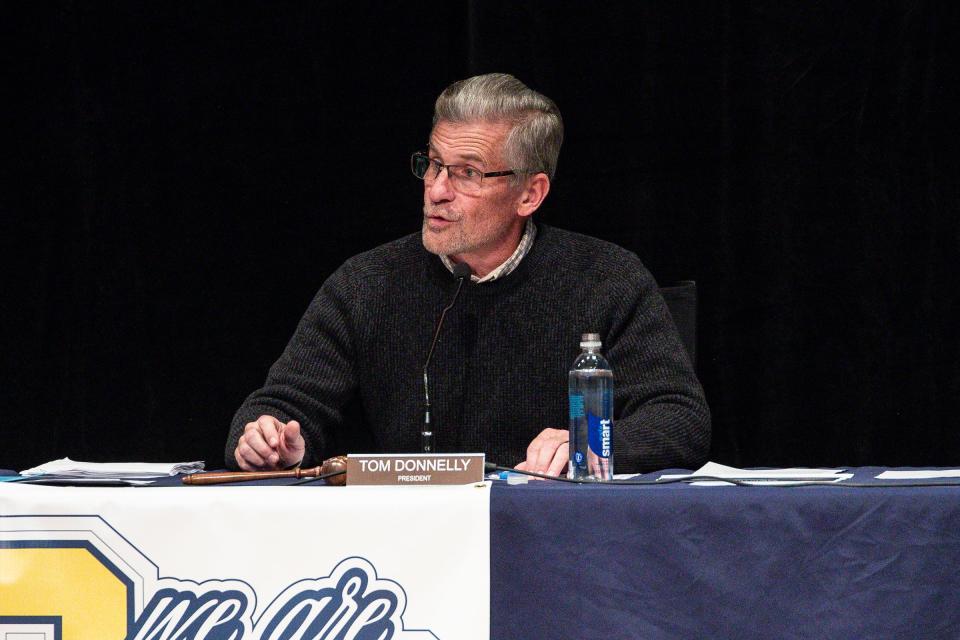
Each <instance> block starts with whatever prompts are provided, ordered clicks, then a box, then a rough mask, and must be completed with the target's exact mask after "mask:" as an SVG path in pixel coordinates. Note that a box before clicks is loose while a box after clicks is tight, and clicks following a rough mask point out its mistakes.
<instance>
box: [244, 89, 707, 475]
mask: <svg viewBox="0 0 960 640" xmlns="http://www.w3.org/2000/svg"><path fill="white" fill-rule="evenodd" d="M562 139H563V123H562V120H561V118H560V113H559V110H558V109H557V107H556V105H555V104H554V103H553V102H552V101H551V100H550V99H549V98H547V97H545V96H543V95H541V94H539V93H537V92H535V91H533V90H531V89H529V88H528V87H526V86H525V85H524V84H523V83H521V82H520V81H519V80H517V79H516V78H514V77H512V76H509V75H506V74H489V75H483V76H476V77H473V78H469V79H467V80H463V81H460V82H457V83H454V84H453V85H451V86H450V87H448V88H447V89H446V90H445V91H444V92H443V93H442V94H441V95H440V97H439V98H438V99H437V102H436V106H435V112H434V117H433V130H432V132H431V134H430V141H429V145H428V148H427V150H426V151H425V152H423V153H417V154H414V156H413V158H412V168H413V171H414V174H415V175H416V176H417V177H419V178H421V179H423V181H424V190H423V202H424V206H423V227H422V230H421V233H420V234H419V236H420V237H417V236H416V234H414V235H411V236H407V237H405V238H401V239H400V240H397V241H395V242H392V243H389V244H387V245H384V246H381V247H378V248H376V249H373V250H372V251H368V252H366V253H363V254H361V255H358V256H355V257H353V258H351V259H350V260H348V261H347V262H346V263H344V265H343V266H341V267H340V269H338V270H337V271H336V273H334V274H333V275H332V276H331V277H330V278H329V279H328V280H327V281H326V282H325V283H324V285H323V286H322V287H321V289H320V291H319V292H318V293H317V295H316V297H315V298H314V300H313V302H312V303H311V304H310V307H309V308H308V309H307V312H306V314H305V315H304V317H303V319H302V320H301V322H300V324H299V326H298V327H297V330H296V333H295V334H294V336H293V338H292V339H291V340H290V343H289V344H288V345H287V348H286V350H285V351H284V352H283V354H282V355H281V356H280V359H279V360H277V362H276V363H275V364H274V365H273V367H271V369H270V372H269V375H268V376H267V380H266V384H265V385H264V386H263V388H261V389H259V390H258V391H255V392H254V393H253V394H251V395H250V396H249V397H248V398H247V399H246V401H245V402H244V403H243V405H242V406H241V407H240V409H239V410H238V411H237V414H236V416H235V417H234V419H233V423H232V426H231V430H230V435H229V438H228V440H227V447H226V458H227V464H228V466H230V467H239V468H241V469H245V470H260V469H277V468H286V467H291V466H294V465H297V464H302V465H305V466H306V465H313V464H317V463H319V462H320V461H322V459H323V458H325V457H329V456H332V455H336V454H340V453H348V452H360V450H358V449H352V450H351V449H346V447H349V446H354V447H362V448H363V452H366V453H370V452H377V451H381V452H388V453H390V452H412V451H418V450H420V442H421V433H420V432H421V426H422V424H423V410H424V400H423V399H424V387H423V375H422V368H423V365H424V360H425V358H426V354H427V352H428V350H429V347H430V341H431V338H432V337H433V331H434V323H435V322H436V321H437V318H438V317H439V315H440V311H441V310H442V309H443V307H445V306H446V305H447V304H449V302H450V300H451V298H452V296H453V293H454V291H455V289H456V285H457V282H456V279H455V278H454V277H453V276H452V275H451V273H452V271H453V269H454V266H455V265H456V264H458V263H465V264H466V265H469V268H470V271H472V274H473V275H472V276H471V280H472V281H473V283H472V284H469V285H466V287H465V289H464V290H463V292H462V294H461V296H460V297H459V299H458V301H457V304H456V306H455V307H454V308H453V309H452V310H451V312H450V313H449V314H448V315H447V317H446V320H445V324H444V326H443V329H442V331H441V335H440V338H439V342H438V344H437V348H436V351H435V352H434V354H433V359H432V360H431V363H430V367H429V369H430V389H429V390H430V396H431V403H432V405H433V413H434V416H438V417H439V418H440V420H439V424H437V422H438V421H436V420H434V425H435V426H434V429H433V430H434V432H435V439H436V450H438V451H462V452H485V453H486V455H487V460H488V461H492V462H496V463H498V464H511V465H516V467H517V468H518V469H527V470H532V471H537V472H541V473H548V474H551V475H558V474H561V473H563V472H564V470H565V469H566V467H567V461H568V456H569V445H568V442H567V441H568V438H567V428H566V424H567V420H568V418H567V397H566V391H567V388H566V385H567V372H568V369H569V367H570V365H571V363H572V362H573V360H574V358H575V357H576V356H577V354H578V352H579V350H578V343H579V340H580V336H581V334H583V333H587V332H598V333H600V334H601V338H602V340H603V343H604V353H605V355H606V357H607V359H608V360H609V361H610V363H611V366H612V367H613V370H614V375H615V380H616V383H615V385H616V386H615V400H614V404H615V413H614V415H615V418H616V420H615V425H614V459H615V469H616V470H617V471H618V472H632V471H641V470H646V469H656V468H664V467H670V466H681V467H695V466H697V465H699V464H700V463H701V462H703V461H704V459H705V457H706V454H707V450H708V447H709V442H710V413H709V410H708V408H707V405H706V402H705V401H704V398H703V391H702V389H701V388H700V384H699V383H698V381H697V379H696V376H695V375H694V373H693V370H692V367H691V366H690V362H689V360H688V358H687V356H686V353H685V351H684V349H683V347H682V346H681V343H680V340H679V338H678V337H677V334H676V329H675V328H674V326H673V323H672V321H671V319H670V317H669V314H668V312H667V310H666V307H665V305H664V302H663V300H662V298H661V297H660V295H659V293H658V291H657V287H656V283H655V282H654V280H653V278H652V277H651V275H650V274H649V272H648V271H647V270H646V269H645V268H644V266H643V265H642V264H641V263H640V260H639V259H638V258H637V257H636V256H635V255H633V254H632V253H629V252H627V251H625V250H623V249H621V248H619V247H617V246H615V245H612V244H609V243H606V242H603V241H600V240H596V239H593V238H589V237H586V236H582V235H579V234H573V233H569V232H566V231H561V230H559V229H555V228H552V227H549V226H547V225H543V224H541V225H535V224H534V223H533V219H532V216H533V214H534V212H535V211H536V210H537V209H538V208H539V207H540V205H541V204H542V203H543V201H544V199H545V198H546V197H547V194H548V193H549V191H550V183H551V180H552V179H553V176H554V172H555V170H556V164H557V156H558V155H559V151H560V145H561V142H562ZM351 406H355V409H354V410H351V409H350V408H349V407H351Z"/></svg>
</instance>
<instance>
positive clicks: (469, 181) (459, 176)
mask: <svg viewBox="0 0 960 640" xmlns="http://www.w3.org/2000/svg"><path fill="white" fill-rule="evenodd" d="M410 169H411V170H412V171H413V175H415V176H417V177H418V178H420V179H421V180H423V181H424V182H426V183H427V184H433V181H434V180H436V179H437V177H438V176H439V175H440V172H441V171H443V170H444V169H446V170H447V178H448V179H449V180H450V183H451V184H452V185H453V188H454V189H456V190H457V191H459V192H461V193H470V194H475V193H479V192H480V187H481V186H482V184H483V179H484V178H499V177H501V176H512V175H516V173H517V172H516V171H487V172H486V173H484V172H483V171H480V169H477V168H476V167H471V166H470V165H469V164H443V163H442V162H440V161H439V160H434V159H433V158H431V157H430V156H428V155H427V154H425V153H424V152H422V151H417V152H416V153H414V154H413V155H412V156H410Z"/></svg>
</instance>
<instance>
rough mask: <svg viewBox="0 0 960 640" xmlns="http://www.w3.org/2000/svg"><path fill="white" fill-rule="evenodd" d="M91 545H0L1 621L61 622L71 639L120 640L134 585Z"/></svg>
mask: <svg viewBox="0 0 960 640" xmlns="http://www.w3.org/2000/svg"><path fill="white" fill-rule="evenodd" d="M108 564H109V563H108V561H107V560H106V559H105V558H104V557H103V556H102V555H101V554H100V553H99V552H97V551H96V550H95V549H94V548H93V547H92V546H90V545H89V543H86V542H73V541H43V542H41V543H33V542H30V541H20V542H14V543H12V544H11V543H6V544H0V618H12V619H16V620H18V621H20V622H23V623H26V624H29V622H30V619H31V618H35V617H36V618H43V617H46V618H50V617H59V618H60V619H61V620H62V631H63V637H64V638H69V639H70V640H88V639H89V640H111V639H114V638H115V639H116V640H123V638H124V637H126V635H127V625H128V622H129V620H130V614H131V612H130V611H129V606H130V604H131V601H132V600H131V596H132V594H131V589H132V585H131V584H130V582H129V580H126V579H125V578H124V577H123V576H122V575H121V574H119V573H118V572H116V571H115V570H111V568H110V566H108Z"/></svg>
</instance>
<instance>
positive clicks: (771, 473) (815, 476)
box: [657, 462, 853, 486]
mask: <svg viewBox="0 0 960 640" xmlns="http://www.w3.org/2000/svg"><path fill="white" fill-rule="evenodd" d="M843 471H844V470H843V469H809V468H791V469H737V468H736V467H728V466H726V465H722V464H718V463H716V462H708V463H707V464H705V465H703V466H702V467H700V468H699V469H697V470H696V471H694V472H693V473H690V474H669V473H668V474H664V475H662V476H660V477H659V478H657V480H659V481H664V480H682V479H686V478H690V479H695V478H697V477H698V476H711V477H712V478H729V479H731V480H739V481H742V482H749V483H750V484H755V485H783V484H797V483H799V482H825V483H826V482H840V481H841V480H848V479H850V478H852V477H853V474H852V473H843ZM694 484H699V485H704V486H722V485H728V484H730V483H728V482H723V481H722V480H704V481H700V482H695V483H694Z"/></svg>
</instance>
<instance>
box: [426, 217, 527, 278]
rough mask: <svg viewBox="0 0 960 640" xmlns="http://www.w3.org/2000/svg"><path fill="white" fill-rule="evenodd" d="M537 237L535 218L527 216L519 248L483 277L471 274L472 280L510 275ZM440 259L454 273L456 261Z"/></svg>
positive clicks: (442, 257) (441, 257) (443, 257)
mask: <svg viewBox="0 0 960 640" xmlns="http://www.w3.org/2000/svg"><path fill="white" fill-rule="evenodd" d="M536 237H537V225H535V224H533V218H527V224H526V225H525V226H524V227H523V235H522V236H520V244H518V245H517V248H516V249H515V250H514V252H513V253H512V254H511V255H510V257H509V258H507V259H506V260H504V261H503V262H502V263H501V264H500V266H498V267H497V268H496V269H494V270H493V271H491V272H490V273H488V274H487V275H485V276H483V277H482V278H478V277H477V276H474V275H471V276H470V281H471V282H473V283H474V284H483V283H485V282H493V281H494V280H497V279H499V278H502V277H504V276H507V275H509V274H510V273H511V272H512V271H513V270H514V269H516V268H517V265H519V264H520V261H521V260H523V259H524V257H525V256H526V255H527V254H528V253H530V249H531V247H533V241H534V240H535V239H536ZM440 261H441V262H443V266H445V267H446V268H447V271H449V272H450V273H453V267H454V262H453V260H451V259H450V256H440Z"/></svg>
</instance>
